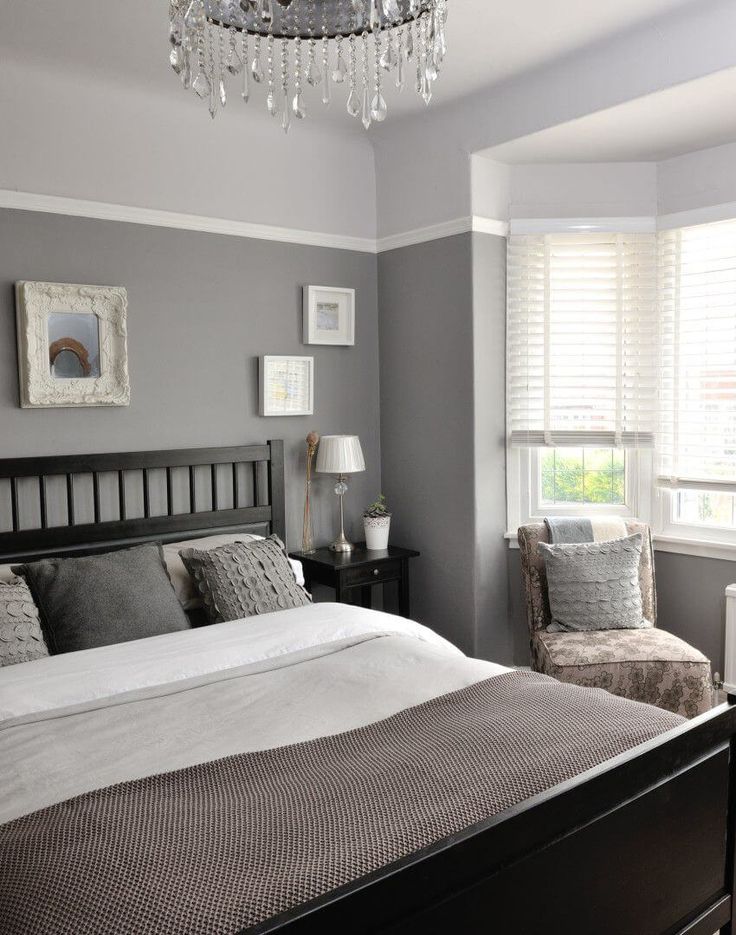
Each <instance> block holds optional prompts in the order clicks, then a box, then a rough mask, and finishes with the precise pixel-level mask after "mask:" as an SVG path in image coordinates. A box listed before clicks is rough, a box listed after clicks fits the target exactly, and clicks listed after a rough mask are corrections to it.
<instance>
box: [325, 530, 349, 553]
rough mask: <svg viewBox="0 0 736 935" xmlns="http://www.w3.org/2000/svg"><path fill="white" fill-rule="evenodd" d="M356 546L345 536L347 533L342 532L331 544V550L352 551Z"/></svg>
mask: <svg viewBox="0 0 736 935" xmlns="http://www.w3.org/2000/svg"><path fill="white" fill-rule="evenodd" d="M354 548H355V546H354V545H353V543H352V542H348V540H347V539H346V538H345V533H343V532H341V533H340V535H339V536H338V537H337V539H335V541H334V542H333V543H332V545H331V546H330V552H352V551H353V549H354Z"/></svg>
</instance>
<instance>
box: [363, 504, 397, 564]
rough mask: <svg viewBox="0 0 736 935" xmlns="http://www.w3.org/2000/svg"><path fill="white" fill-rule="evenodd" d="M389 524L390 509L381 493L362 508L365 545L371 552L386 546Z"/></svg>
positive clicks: (383, 549) (378, 550)
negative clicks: (372, 501)
mask: <svg viewBox="0 0 736 935" xmlns="http://www.w3.org/2000/svg"><path fill="white" fill-rule="evenodd" d="M390 526H391V511H390V510H389V508H388V506H387V505H386V498H385V497H384V495H383V494H379V495H378V499H377V500H376V501H375V502H374V503H371V505H370V506H368V507H366V508H365V509H364V510H363V528H364V529H365V545H366V548H367V549H370V550H371V551H372V552H382V551H385V550H386V549H387V548H388V531H389V527H390Z"/></svg>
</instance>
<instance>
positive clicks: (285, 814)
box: [0, 672, 683, 935]
mask: <svg viewBox="0 0 736 935" xmlns="http://www.w3.org/2000/svg"><path fill="white" fill-rule="evenodd" d="M682 722H683V719H682V718H680V717H678V716H677V715H673V714H669V713H668V712H665V711H661V710H659V709H657V708H651V707H649V706H646V705H639V704H635V703H633V702H629V701H625V700H623V699H620V698H617V697H614V696H612V695H609V694H606V693H605V692H602V691H600V690H597V689H587V688H579V687H576V686H572V685H563V684H561V683H559V682H556V681H554V680H553V679H550V678H547V677H546V676H542V675H537V674H532V673H528V672H510V673H507V674H504V675H498V676H496V677H494V678H490V679H486V680H484V681H481V682H478V683H476V684H473V685H471V686H469V687H467V688H463V689H460V690H459V691H455V692H451V693H449V694H445V695H442V696H440V697H438V698H435V699H433V700H431V701H427V702H425V703H423V704H420V705H417V706H414V707H411V708H408V709H406V710H402V711H400V712H398V713H397V714H394V715H392V716H391V717H388V718H386V719H384V720H382V721H378V722H376V723H373V724H369V725H368V726H364V727H359V728H357V729H355V730H350V731H347V732H345V733H340V734H334V735H332V736H329V737H319V738H316V739H313V740H308V741H305V742H303V743H298V744H293V745H290V746H286V747H278V748H276V749H271V750H262V751H256V752H251V753H242V754H237V755H234V756H228V757H225V758H223V759H219V760H215V761H212V762H207V763H202V764H199V765H196V766H190V767H187V768H185V769H180V770H176V771H174V772H169V773H166V774H163V775H158V776H152V777H148V778H144V779H137V780H133V781H129V782H124V783H120V784H118V785H115V786H112V787H109V788H106V789H103V790H101V791H95V792H88V793H85V794H83V795H80V796H77V797H75V798H73V799H71V800H68V801H66V802H62V803H59V804H55V805H51V806H49V807H48V808H44V809H42V810H40V811H36V812H33V813H31V814H29V815H26V816H24V817H21V818H17V819H15V820H13V821H10V822H8V823H6V824H5V825H3V826H1V827H0V931H2V932H3V933H7V935H27V933H29V932H33V933H37V935H52V933H53V935H57V933H60V932H68V933H72V932H74V933H85V935H94V933H108V932H111V931H118V932H125V933H126V935H137V933H140V935H150V933H153V932H155V933H157V935H168V933H170V935H174V933H189V932H208V933H213V935H215V933H223V935H224V933H235V932H238V931H240V930H241V929H243V928H245V927H250V926H254V925H256V924H257V923H259V922H261V921H263V920H265V919H268V918H271V917H273V916H275V915H278V914H279V913H281V912H283V911H285V910H287V909H289V908H292V907H294V906H298V905H301V904H304V903H307V902H309V901H310V900H312V899H314V898H316V897H318V896H320V895H322V894H325V893H327V892H329V891H330V890H332V889H334V888H335V887H338V886H340V885H342V884H345V883H349V882H350V881H353V880H356V879H358V878H360V877H362V876H364V875H365V874H368V873H370V872H371V871H374V870H377V869H379V868H381V867H384V866H386V865H388V864H391V863H393V862H394V861H396V860H398V859H400V858H402V857H404V856H406V855H408V854H411V853H412V852H414V851H416V850H418V849H420V848H422V847H424V846H426V845H429V844H432V843H434V842H437V841H440V840H442V839H443V838H446V837H447V836H448V835H451V834H453V833H454V832H457V831H460V830H462V829H464V828H467V827H469V826H470V825H472V824H474V823H476V822H478V821H481V820H483V819H485V818H488V817H490V816H492V815H494V814H496V813H498V812H500V811H502V810H504V809H506V808H509V807H510V806H512V805H514V804H516V803H518V802H520V801H522V800H523V799H526V798H528V797H530V796H533V795H535V794H537V793H539V792H542V791H543V790H545V789H547V788H549V787H550V786H553V785H555V784H557V783H559V782H562V781H564V780H566V779H569V778H570V777H572V776H574V775H576V774H578V773H581V772H583V771H584V770H586V769H589V768H590V767H593V766H595V765H597V764H599V763H601V762H602V761H604V760H606V759H609V758H610V757H613V756H616V755H617V754H620V753H623V752H625V751H626V750H628V749H630V748H632V747H634V746H636V745H638V744H640V743H643V742H645V741H647V740H649V739H651V738H652V737H655V736H657V735H658V734H660V733H662V732H664V731H666V730H668V729H670V728H672V727H675V726H677V725H678V724H680V723H682ZM437 763H441V764H442V768H441V769H437V768H436V764H437Z"/></svg>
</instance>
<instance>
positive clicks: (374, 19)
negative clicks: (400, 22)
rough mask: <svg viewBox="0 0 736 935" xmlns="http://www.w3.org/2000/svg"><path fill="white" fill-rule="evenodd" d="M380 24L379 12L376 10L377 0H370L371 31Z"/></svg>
mask: <svg viewBox="0 0 736 935" xmlns="http://www.w3.org/2000/svg"><path fill="white" fill-rule="evenodd" d="M380 26H381V14H380V13H379V12H378V0H371V21H370V28H371V32H375V31H376V30H377V29H379V28H380Z"/></svg>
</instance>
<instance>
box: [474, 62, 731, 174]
mask: <svg viewBox="0 0 736 935" xmlns="http://www.w3.org/2000/svg"><path fill="white" fill-rule="evenodd" d="M735 101H736V69H728V70H725V71H721V72H716V73H715V74H713V75H708V76H707V77H705V78H700V79H699V80H697V81H690V82H688V83H687V84H681V85H678V86H677V87H674V88H668V89H667V90H665V91H660V92H659V93H657V94H652V95H649V96H647V97H641V98H638V99H637V100H633V101H628V102H627V103H625V104H620V105H619V106H617V107H612V108H610V109H609V110H603V111H599V112H598V113H595V114H588V115H587V116H585V117H581V118H580V119H579V120H573V121H571V122H569V123H563V124H559V125H558V126H556V127H550V128H549V129H547V130H540V131H539V132H538V133H533V134H531V135H530V136H525V137H521V138H519V139H517V140H512V141H511V142H509V143H503V144H502V145H500V146H495V147H492V148H491V149H487V150H485V151H484V152H483V153H481V154H480V155H483V156H487V157H488V158H490V159H495V160H496V161H498V162H502V163H511V164H525V163H566V162H567V163H569V162H573V163H574V162H652V161H654V162H658V161H661V160H663V159H669V158H672V157H673V156H679V155H682V154H683V153H688V152H693V151H695V150H699V149H707V148H709V147H711V146H719V145H721V144H723V143H730V142H732V141H733V140H734V139H736V107H734V102H735Z"/></svg>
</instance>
